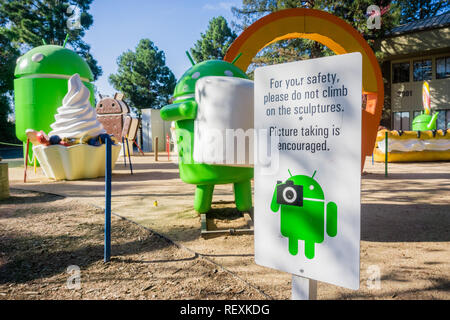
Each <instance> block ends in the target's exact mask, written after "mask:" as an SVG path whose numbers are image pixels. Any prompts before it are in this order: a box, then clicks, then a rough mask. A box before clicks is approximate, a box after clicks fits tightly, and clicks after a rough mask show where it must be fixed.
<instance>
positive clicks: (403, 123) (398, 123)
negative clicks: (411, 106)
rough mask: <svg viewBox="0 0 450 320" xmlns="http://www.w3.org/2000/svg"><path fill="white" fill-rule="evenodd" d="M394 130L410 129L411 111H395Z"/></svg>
mask: <svg viewBox="0 0 450 320" xmlns="http://www.w3.org/2000/svg"><path fill="white" fill-rule="evenodd" d="M394 130H403V131H407V130H409V112H394Z"/></svg>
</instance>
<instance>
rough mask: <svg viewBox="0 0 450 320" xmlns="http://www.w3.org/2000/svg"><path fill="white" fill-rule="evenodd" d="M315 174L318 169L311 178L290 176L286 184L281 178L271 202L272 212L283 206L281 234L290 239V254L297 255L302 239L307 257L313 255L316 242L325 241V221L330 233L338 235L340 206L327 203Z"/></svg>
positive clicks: (329, 234)
mask: <svg viewBox="0 0 450 320" xmlns="http://www.w3.org/2000/svg"><path fill="white" fill-rule="evenodd" d="M289 174H290V171H289ZM315 174H316V171H314V174H313V175H312V176H311V177H309V176H305V175H297V176H292V175H291V177H290V178H289V179H287V180H286V182H285V183H282V182H281V181H278V182H277V186H276V187H275V191H274V194H273V197H272V202H271V205H270V209H271V210H272V211H273V212H278V210H279V209H280V207H281V217H280V219H281V223H280V226H281V234H282V235H283V236H284V237H287V238H288V239H289V253H290V254H292V255H297V253H298V241H299V240H303V241H304V242H305V256H306V257H307V258H308V259H313V258H314V255H315V244H316V243H322V242H323V240H324V222H326V231H327V235H328V236H330V237H334V236H336V234H337V205H336V203H334V202H328V203H327V204H326V206H325V198H324V194H323V190H322V187H321V186H320V185H319V183H317V181H316V180H314V176H315ZM325 210H326V212H325ZM325 219H326V221H325Z"/></svg>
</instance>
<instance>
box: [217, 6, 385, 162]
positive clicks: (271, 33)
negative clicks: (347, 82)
mask: <svg viewBox="0 0 450 320" xmlns="http://www.w3.org/2000/svg"><path fill="white" fill-rule="evenodd" d="M292 38H305V39H310V40H314V41H317V42H320V43H322V44H323V45H325V46H327V47H328V48H329V49H330V50H332V51H333V52H334V53H336V54H344V53H350V52H360V53H361V55H362V59H363V66H362V69H363V75H362V82H363V83H362V87H363V91H364V93H365V94H367V105H366V109H365V110H363V111H362V112H363V114H362V157H361V166H362V167H361V168H363V167H364V160H365V156H368V155H371V154H372V151H373V147H374V145H375V140H376V135H377V130H378V125H379V123H380V119H381V113H382V110H383V96H384V90H383V78H382V75H381V70H380V66H379V64H378V61H377V59H376V57H375V55H374V53H373V51H372V49H371V48H370V47H369V45H368V44H367V42H366V40H364V38H363V37H362V36H361V34H360V33H359V32H358V31H356V30H355V29H354V28H353V27H352V26H350V25H349V24H348V23H347V22H345V21H344V20H342V19H340V18H338V17H336V16H334V15H332V14H329V13H327V12H324V11H319V10H313V9H302V8H297V9H287V10H282V11H277V12H275V13H272V14H269V15H267V16H265V17H263V18H261V19H259V20H258V21H256V22H255V23H253V24H252V25H251V26H249V27H248V28H247V29H246V30H245V31H244V32H243V33H242V34H241V35H240V36H239V37H238V38H237V39H236V40H235V41H234V42H233V44H232V45H231V46H230V48H229V50H228V52H227V54H226V56H225V58H224V60H225V61H229V62H231V61H233V59H234V58H235V57H236V56H237V55H238V54H240V53H241V54H242V55H241V57H240V58H239V59H238V60H237V61H236V62H235V65H236V66H238V67H240V68H241V69H242V70H244V71H245V70H247V68H248V66H249V65H250V63H251V61H252V59H253V58H254V57H255V56H256V54H257V53H258V52H259V51H260V50H261V49H263V48H264V47H265V46H267V45H269V44H271V43H274V42H276V41H279V40H284V39H292ZM361 170H362V169H361Z"/></svg>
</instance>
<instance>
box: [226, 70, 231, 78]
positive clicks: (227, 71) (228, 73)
mask: <svg viewBox="0 0 450 320" xmlns="http://www.w3.org/2000/svg"><path fill="white" fill-rule="evenodd" d="M224 73H225V75H226V76H228V77H232V76H233V72H231V71H230V70H225V72H224Z"/></svg>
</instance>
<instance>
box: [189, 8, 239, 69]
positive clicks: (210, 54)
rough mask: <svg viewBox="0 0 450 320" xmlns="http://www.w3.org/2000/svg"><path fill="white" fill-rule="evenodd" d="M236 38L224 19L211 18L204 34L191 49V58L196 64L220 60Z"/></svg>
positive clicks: (220, 17)
mask: <svg viewBox="0 0 450 320" xmlns="http://www.w3.org/2000/svg"><path fill="white" fill-rule="evenodd" d="M236 37H237V36H236V33H234V32H233V31H232V30H231V29H230V27H229V26H228V23H227V20H226V19H225V18H224V17H222V16H219V17H216V18H212V19H211V20H210V21H209V24H208V29H207V30H206V32H205V33H201V36H200V40H197V42H196V44H195V46H194V48H192V49H191V53H192V55H193V58H194V59H195V61H196V62H197V63H198V62H201V61H205V60H210V59H217V60H222V59H223V58H224V57H225V54H226V53H227V50H228V48H229V47H230V45H231V44H232V43H233V41H234V40H235V39H236Z"/></svg>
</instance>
